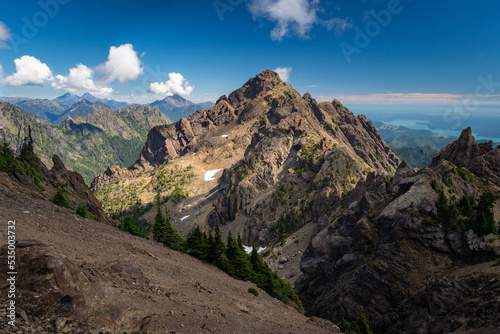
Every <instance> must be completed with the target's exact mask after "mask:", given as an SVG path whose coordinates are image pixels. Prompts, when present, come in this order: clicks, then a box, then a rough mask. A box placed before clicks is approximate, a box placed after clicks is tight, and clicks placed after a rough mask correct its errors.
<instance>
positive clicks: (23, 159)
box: [0, 126, 45, 191]
mask: <svg viewBox="0 0 500 334" xmlns="http://www.w3.org/2000/svg"><path fill="white" fill-rule="evenodd" d="M40 164H41V162H40V159H39V158H38V157H37V156H36V154H35V153H34V151H33V136H32V132H31V126H29V132H28V135H27V137H25V138H24V141H23V144H22V146H21V149H20V152H19V157H18V158H17V159H16V158H15V156H14V152H13V151H12V149H11V148H10V146H9V144H8V143H7V142H4V143H2V145H1V146H0V171H3V172H7V173H9V174H11V175H13V174H15V173H18V174H21V175H24V176H27V177H29V178H30V180H31V181H32V182H33V184H34V185H35V187H36V188H37V189H38V190H40V191H43V190H45V189H44V187H43V186H42V181H43V180H45V176H44V175H43V173H42V170H41V166H40Z"/></svg>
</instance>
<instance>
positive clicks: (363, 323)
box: [337, 307, 373, 334]
mask: <svg viewBox="0 0 500 334" xmlns="http://www.w3.org/2000/svg"><path fill="white" fill-rule="evenodd" d="M337 326H339V328H340V330H341V331H342V332H346V331H352V332H354V333H356V334H373V332H372V331H371V330H370V325H369V323H368V319H366V315H365V312H364V310H363V307H360V308H359V310H358V317H357V319H356V320H353V321H351V322H349V321H347V320H345V319H344V318H342V320H341V321H340V322H339V323H338V324H337Z"/></svg>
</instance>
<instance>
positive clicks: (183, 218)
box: [181, 216, 189, 221]
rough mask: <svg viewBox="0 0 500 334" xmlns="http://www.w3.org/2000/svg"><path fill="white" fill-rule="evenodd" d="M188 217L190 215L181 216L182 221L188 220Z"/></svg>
mask: <svg viewBox="0 0 500 334" xmlns="http://www.w3.org/2000/svg"><path fill="white" fill-rule="evenodd" d="M188 218H189V216H184V217H182V218H181V221H183V220H186V219H188Z"/></svg>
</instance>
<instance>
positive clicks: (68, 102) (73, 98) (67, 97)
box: [52, 93, 82, 107]
mask: <svg viewBox="0 0 500 334" xmlns="http://www.w3.org/2000/svg"><path fill="white" fill-rule="evenodd" d="M81 99H82V98H81V97H79V96H78V95H75V94H72V93H66V94H64V95H61V96H59V97H56V98H55V99H53V100H52V101H54V102H57V103H60V104H62V105H63V106H67V107H71V106H72V105H73V104H75V103H76V102H78V101H81Z"/></svg>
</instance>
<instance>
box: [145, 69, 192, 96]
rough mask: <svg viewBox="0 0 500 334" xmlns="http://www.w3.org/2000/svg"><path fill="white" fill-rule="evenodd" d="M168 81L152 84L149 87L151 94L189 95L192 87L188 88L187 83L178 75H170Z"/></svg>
mask: <svg viewBox="0 0 500 334" xmlns="http://www.w3.org/2000/svg"><path fill="white" fill-rule="evenodd" d="M168 77H169V80H168V81H165V82H152V83H151V84H150V85H149V90H150V91H151V93H155V94H164V95H166V96H172V95H174V94H179V95H189V94H191V92H192V91H193V89H194V86H189V82H187V81H186V79H185V78H184V77H183V76H182V74H180V73H170V74H169V75H168Z"/></svg>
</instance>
